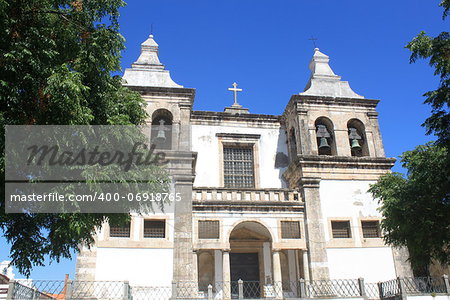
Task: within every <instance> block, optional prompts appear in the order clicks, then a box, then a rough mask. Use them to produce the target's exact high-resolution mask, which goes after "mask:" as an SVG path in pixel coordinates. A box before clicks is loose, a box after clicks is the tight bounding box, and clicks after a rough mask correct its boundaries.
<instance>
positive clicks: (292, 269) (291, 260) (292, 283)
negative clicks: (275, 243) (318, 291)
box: [287, 250, 298, 295]
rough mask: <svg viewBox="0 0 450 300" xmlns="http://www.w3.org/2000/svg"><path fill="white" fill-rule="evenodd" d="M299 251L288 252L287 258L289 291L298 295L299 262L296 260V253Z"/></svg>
mask: <svg viewBox="0 0 450 300" xmlns="http://www.w3.org/2000/svg"><path fill="white" fill-rule="evenodd" d="M296 251H297V250H288V251H287V254H288V255H287V258H288V266H289V290H290V291H291V292H292V293H293V294H294V295H296V291H297V284H296V283H297V280H298V278H297V266H298V261H297V259H296V255H295V252H296Z"/></svg>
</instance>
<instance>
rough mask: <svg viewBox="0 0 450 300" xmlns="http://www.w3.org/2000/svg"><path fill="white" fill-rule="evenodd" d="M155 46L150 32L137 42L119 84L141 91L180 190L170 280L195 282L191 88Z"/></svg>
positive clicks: (154, 136) (154, 132)
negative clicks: (175, 77) (174, 75)
mask: <svg viewBox="0 0 450 300" xmlns="http://www.w3.org/2000/svg"><path fill="white" fill-rule="evenodd" d="M158 49H159V46H158V44H157V43H156V42H155V40H154V38H153V35H150V36H149V37H148V39H147V40H146V41H145V42H143V43H142V44H141V54H140V56H139V58H138V59H137V61H135V62H134V63H133V64H132V66H131V68H128V69H126V70H125V73H124V76H123V85H124V86H127V87H128V88H130V89H132V90H134V91H137V92H139V93H140V94H141V96H142V97H143V99H144V100H145V101H146V103H147V107H146V110H147V113H148V115H149V120H148V121H147V124H148V125H153V126H152V127H153V128H154V129H152V137H151V138H152V141H155V142H157V141H161V144H160V145H159V148H161V149H164V153H166V158H167V159H168V160H169V161H170V163H169V166H168V171H169V174H170V176H171V177H172V182H173V185H174V191H173V192H174V193H181V201H179V202H173V203H174V205H175V208H174V210H175V212H174V224H173V228H174V229H173V230H174V239H173V245H174V249H173V281H175V282H180V281H195V280H196V279H197V273H196V272H197V269H196V266H195V264H196V261H194V259H193V257H194V255H193V248H192V244H193V243H192V185H193V181H194V164H195V159H196V154H195V153H194V152H191V126H190V125H191V124H190V116H191V111H192V105H193V102H194V97H195V89H192V88H185V87H183V86H182V85H179V84H177V83H175V82H174V81H173V80H172V78H171V77H170V73H169V71H168V70H166V69H165V67H164V65H163V64H162V63H161V62H160V61H159V57H158Z"/></svg>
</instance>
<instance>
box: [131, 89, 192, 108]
mask: <svg viewBox="0 0 450 300" xmlns="http://www.w3.org/2000/svg"><path fill="white" fill-rule="evenodd" d="M126 87H127V88H129V89H131V90H133V91H136V92H138V93H140V94H141V95H145V96H167V95H170V96H171V97H174V96H175V97H180V98H188V99H189V101H190V102H191V104H192V103H193V102H194V98H195V89H193V88H168V87H151V86H130V85H127V86H126Z"/></svg>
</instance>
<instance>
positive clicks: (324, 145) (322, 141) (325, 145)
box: [319, 137, 330, 149]
mask: <svg viewBox="0 0 450 300" xmlns="http://www.w3.org/2000/svg"><path fill="white" fill-rule="evenodd" d="M325 148H330V145H328V141H327V139H326V138H324V137H322V138H320V143H319V149H325Z"/></svg>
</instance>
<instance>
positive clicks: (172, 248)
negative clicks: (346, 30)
mask: <svg viewBox="0 0 450 300" xmlns="http://www.w3.org/2000/svg"><path fill="white" fill-rule="evenodd" d="M309 68H310V70H311V77H310V80H309V82H308V83H307V84H306V87H305V90H304V91H303V92H302V93H299V94H296V95H292V97H291V98H290V99H286V100H285V102H286V107H285V110H284V113H283V114H282V115H261V114H253V113H251V112H250V111H249V110H248V109H247V108H244V107H242V106H241V105H240V104H239V103H238V101H237V96H236V94H237V93H238V92H239V91H240V89H239V88H238V86H237V85H236V84H234V85H233V88H230V91H232V92H233V93H234V97H235V101H234V103H233V104H232V105H231V106H230V107H226V108H225V109H224V111H223V112H210V111H194V110H193V102H194V97H195V89H192V88H185V87H183V86H181V85H179V84H177V83H175V82H174V81H173V80H172V79H171V77H170V73H169V71H168V70H166V69H165V67H164V65H163V64H161V63H160V61H159V58H158V44H157V43H156V42H155V40H154V38H153V36H150V37H149V38H148V39H147V40H146V41H145V42H144V43H143V44H142V45H141V55H140V56H139V58H138V60H137V61H136V62H135V63H134V64H133V65H132V67H131V68H129V69H126V70H125V73H124V76H123V80H124V85H125V86H128V87H129V88H130V89H132V90H135V91H138V92H139V93H140V94H141V95H142V97H143V98H144V99H145V101H146V102H147V104H148V105H147V111H148V115H149V116H150V118H149V120H148V124H153V125H158V124H160V125H161V124H165V125H169V126H170V127H171V130H170V131H167V132H165V133H166V134H168V138H167V141H168V143H169V144H170V145H169V147H168V148H167V150H166V152H167V156H168V158H169V159H170V165H169V167H168V170H169V172H170V175H171V178H172V181H173V188H174V191H175V192H177V193H180V194H181V195H182V201H179V202H176V204H175V208H174V212H173V213H164V214H163V213H159V214H153V215H148V216H140V215H134V216H133V217H132V220H131V223H130V225H129V226H128V227H124V228H116V227H110V226H109V225H108V224H105V225H104V226H103V227H102V228H101V229H100V230H99V231H98V234H97V235H96V237H95V240H96V242H95V245H94V246H93V247H92V248H91V249H86V248H83V249H82V250H81V252H80V254H79V256H78V258H77V270H76V279H77V280H96V281H103V280H118V281H119V280H120V281H123V280H127V281H129V283H130V285H132V286H133V285H135V286H170V285H171V284H172V282H181V281H185V282H194V283H195V285H196V288H197V289H198V290H199V292H202V291H206V290H207V288H208V285H212V286H215V285H217V284H218V283H227V282H237V281H238V280H243V281H244V282H254V283H255V284H256V285H257V286H258V287H260V288H261V289H263V288H264V286H267V285H271V284H274V283H282V284H283V289H289V283H292V282H298V281H299V280H300V279H305V280H322V279H343V278H349V279H356V278H364V279H365V281H366V282H378V281H385V280H390V279H393V278H395V277H398V276H412V273H411V269H410V266H409V264H408V263H407V262H406V259H407V253H405V251H404V250H402V249H394V248H391V247H389V246H387V245H385V244H384V243H383V240H382V232H381V230H380V227H379V224H380V220H381V215H380V213H379V212H378V211H377V207H378V203H377V201H376V200H374V199H373V198H372V197H371V195H370V194H369V193H368V192H367V190H368V188H369V185H370V184H371V183H374V182H375V181H376V180H377V178H379V176H381V175H382V174H384V173H386V172H389V171H390V169H391V167H392V166H393V164H394V161H395V160H394V159H393V158H386V156H385V153H384V148H383V142H382V138H381V134H380V129H379V125H378V113H377V111H376V106H377V104H378V102H379V100H374V99H366V98H364V97H363V96H360V95H358V94H356V93H355V92H353V91H352V89H351V88H350V86H349V84H348V82H346V81H342V80H341V78H340V77H339V76H337V75H335V73H334V72H333V70H332V69H331V68H330V65H329V57H328V56H326V55H325V54H323V53H322V52H320V51H319V49H317V48H316V49H315V51H314V55H313V57H312V59H311V61H310V64H309Z"/></svg>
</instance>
